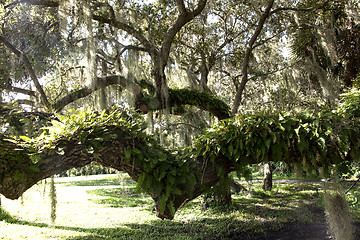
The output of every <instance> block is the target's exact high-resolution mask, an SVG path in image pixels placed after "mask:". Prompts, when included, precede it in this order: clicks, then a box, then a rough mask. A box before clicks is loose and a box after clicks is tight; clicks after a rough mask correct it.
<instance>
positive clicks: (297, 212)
mask: <svg viewBox="0 0 360 240" xmlns="http://www.w3.org/2000/svg"><path fill="white" fill-rule="evenodd" d="M76 179H81V180H79V181H74V180H76ZM56 180H57V193H58V208H57V209H58V212H57V216H58V218H57V220H56V222H55V225H54V226H51V225H50V207H49V204H48V202H47V201H48V200H47V199H48V198H47V197H43V193H44V186H43V185H37V186H35V187H33V188H32V189H30V190H29V192H26V193H25V195H24V199H23V203H21V201H20V200H16V201H10V200H6V199H2V200H3V201H2V203H3V208H4V210H3V211H2V212H1V215H0V233H1V234H0V236H2V239H35V238H36V239H239V238H240V237H241V238H240V239H246V238H248V239H252V237H254V236H262V235H264V236H265V235H266V233H267V232H269V231H271V232H273V231H280V232H279V234H281V231H283V230H284V229H286V226H287V225H288V224H294V223H296V224H305V223H324V222H325V220H324V216H323V208H322V205H321V198H319V197H318V195H317V191H316V189H317V188H319V187H320V183H318V184H313V183H308V184H299V183H297V184H290V183H274V189H273V190H272V191H263V190H262V188H261V183H258V182H253V183H251V184H250V183H247V182H242V184H243V185H244V187H246V188H247V189H250V191H249V192H245V193H239V194H233V204H232V205H230V206H221V205H220V206H215V205H213V203H212V202H209V205H210V206H209V208H208V209H207V210H204V209H203V208H202V206H201V204H200V198H197V199H195V200H193V201H191V202H190V203H188V204H186V205H185V206H184V207H183V208H182V209H180V210H179V211H178V212H177V214H176V215H175V218H174V220H172V221H169V220H160V219H158V218H157V217H156V216H155V212H153V204H154V202H153V200H152V199H151V198H150V197H148V196H147V195H145V194H142V193H137V191H136V183H135V182H132V180H131V179H130V178H129V177H126V181H125V184H123V183H122V184H120V183H119V181H118V177H117V176H112V177H108V176H105V177H103V178H99V177H97V179H93V177H91V176H89V177H87V178H79V177H75V178H71V181H70V180H67V178H58V179H56ZM104 183H105V184H104ZM111 183H112V184H111ZM45 192H46V191H45ZM46 209H48V210H46ZM351 211H352V216H353V219H354V220H355V221H359V219H360V218H359V211H360V209H358V208H357V207H353V208H352V210H351Z"/></svg>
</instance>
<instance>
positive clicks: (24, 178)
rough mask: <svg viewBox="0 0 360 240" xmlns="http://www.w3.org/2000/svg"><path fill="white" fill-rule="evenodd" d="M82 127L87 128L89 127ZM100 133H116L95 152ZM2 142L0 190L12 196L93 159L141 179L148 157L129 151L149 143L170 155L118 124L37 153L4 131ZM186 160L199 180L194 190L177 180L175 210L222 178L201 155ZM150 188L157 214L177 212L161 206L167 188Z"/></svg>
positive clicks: (166, 215)
mask: <svg viewBox="0 0 360 240" xmlns="http://www.w3.org/2000/svg"><path fill="white" fill-rule="evenodd" d="M81 131H86V129H82V130H81ZM101 133H103V134H105V133H111V134H112V136H114V137H111V138H109V139H108V140H105V141H102V142H101V145H103V146H106V147H104V148H99V149H98V150H97V152H96V154H92V153H91V151H89V145H91V144H94V141H95V139H98V138H99V134H101ZM100 136H101V135H100ZM97 141H99V140H97ZM0 143H1V144H0V153H1V154H0V193H1V194H3V195H4V196H5V197H7V198H10V199H16V198H19V197H20V196H21V195H22V194H23V192H25V191H26V190H27V189H29V188H30V187H31V186H33V185H34V184H36V183H37V182H38V181H40V180H42V179H45V178H47V177H49V176H52V175H54V174H58V173H61V172H63V171H65V170H67V169H70V168H73V167H82V166H85V165H87V164H89V163H91V162H92V161H95V162H98V163H100V164H101V165H103V166H107V167H112V168H114V169H117V170H119V171H125V172H127V173H128V174H129V175H130V176H131V177H132V178H133V179H134V180H135V181H138V180H139V177H140V176H141V174H143V173H144V172H146V171H147V170H146V160H143V161H142V162H136V161H133V160H129V159H127V157H126V155H127V153H126V152H127V151H129V149H141V148H142V147H143V146H148V147H149V148H150V147H151V149H150V150H149V151H151V152H154V151H161V152H162V154H166V156H170V155H171V154H170V153H168V152H166V151H165V150H164V149H162V148H161V147H160V146H156V145H151V146H149V145H148V143H146V142H145V140H144V139H142V138H140V137H137V136H136V135H133V136H130V135H129V132H128V131H126V130H125V129H123V128H121V127H115V126H108V127H105V128H103V129H101V130H100V131H98V132H96V134H94V135H93V134H90V135H89V136H88V137H87V139H83V140H82V141H81V142H80V140H79V138H78V134H74V135H73V137H71V138H70V139H67V138H65V137H64V138H63V139H58V140H57V143H56V144H55V145H53V147H52V148H51V149H43V150H42V152H41V153H34V152H33V150H31V149H29V148H27V147H24V146H25V145H24V142H21V141H15V140H9V139H6V137H5V136H3V135H0ZM145 151H146V150H145ZM188 160H189V159H188ZM161 164H166V165H172V164H174V163H173V162H171V161H167V162H163V163H161ZM183 164H185V165H187V166H186V167H187V168H184V169H188V171H189V172H191V173H194V176H197V177H196V178H197V180H196V181H197V183H195V185H194V186H193V188H191V190H189V188H188V184H190V183H188V182H184V183H180V184H176V188H177V189H179V190H180V191H181V193H179V194H177V195H176V194H175V195H172V197H171V201H172V203H173V207H174V210H175V211H176V210H177V209H178V208H180V207H181V206H182V205H184V204H185V203H186V202H188V201H190V200H192V199H193V198H195V197H197V196H199V195H200V194H202V193H203V192H204V191H205V190H206V187H210V186H211V185H213V184H215V183H216V182H217V181H218V180H219V177H218V174H217V170H216V168H215V166H214V165H212V164H206V162H204V161H203V159H202V158H198V159H194V160H189V161H186V162H184V163H183ZM218 164H219V165H220V166H221V165H222V166H223V167H224V168H225V167H226V168H227V169H229V162H228V160H226V159H225V158H223V159H219V163H218ZM159 167H160V165H159V164H158V165H156V166H154V167H153V170H154V171H156V169H158V168H159ZM149 174H152V173H149ZM166 180H167V178H163V179H162V180H161V181H166ZM161 181H160V182H159V183H158V184H159V185H161V186H167V185H166V184H167V183H166V182H161ZM177 181H178V180H177ZM172 191H173V189H172ZM147 192H148V193H149V195H150V196H151V197H152V198H153V199H154V200H155V206H156V211H157V216H158V217H160V218H167V219H172V218H173V216H174V213H173V212H172V210H171V209H169V208H168V207H167V206H166V207H165V209H163V210H161V199H162V198H163V195H165V190H164V189H163V190H161V189H160V190H156V191H155V190H149V189H148V190H147ZM168 201H170V198H169V200H168Z"/></svg>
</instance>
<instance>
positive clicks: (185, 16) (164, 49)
mask: <svg viewBox="0 0 360 240" xmlns="http://www.w3.org/2000/svg"><path fill="white" fill-rule="evenodd" d="M206 2H207V0H199V2H198V5H197V7H196V9H195V10H194V11H187V10H186V8H185V4H184V1H183V0H177V1H176V4H177V6H178V8H179V12H180V15H179V16H178V17H177V19H176V20H175V22H174V24H173V25H172V26H171V27H170V28H169V30H168V31H167V33H166V34H165V36H164V38H163V43H162V46H161V56H162V60H163V64H164V67H165V66H166V64H167V60H168V58H169V54H170V49H171V45H172V42H173V40H174V37H175V35H176V34H177V33H178V32H179V31H180V30H181V28H182V27H183V26H185V25H186V24H187V23H188V22H190V21H191V20H193V19H194V18H195V17H196V16H198V15H199V14H200V13H201V12H202V10H203V9H204V8H205V6H206Z"/></svg>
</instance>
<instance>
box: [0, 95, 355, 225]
mask: <svg viewBox="0 0 360 240" xmlns="http://www.w3.org/2000/svg"><path fill="white" fill-rule="evenodd" d="M350 97H351V98H354V96H353V95H351V96H350ZM357 99H358V98H356V97H355V100H356V101H357ZM345 103H346V101H345ZM358 106H359V104H358V102H357V103H355V104H354V102H353V101H350V103H346V104H345V105H343V106H342V107H341V108H339V109H338V110H337V111H330V110H329V111H324V112H322V113H317V114H298V115H295V116H293V115H290V114H284V113H272V114H263V113H260V114H256V115H250V116H241V117H237V118H235V119H227V120H224V121H221V122H220V123H218V124H217V125H215V126H213V127H212V128H211V129H209V130H208V131H207V132H206V133H205V134H204V135H202V136H200V137H199V138H198V139H197V140H196V142H195V144H194V146H193V147H191V148H188V149H185V150H182V151H175V150H174V151H169V150H167V149H164V148H163V147H161V146H160V145H159V144H158V141H157V140H156V139H153V138H151V137H150V136H147V135H146V134H145V131H144V129H145V126H144V122H143V121H142V120H141V115H137V114H130V113H129V112H128V111H127V112H126V111H120V110H117V109H112V110H111V111H103V112H101V113H92V112H77V113H74V114H73V115H70V116H59V118H60V121H55V120H53V121H52V127H48V128H46V129H45V131H44V133H43V134H42V135H41V136H39V137H38V138H34V139H30V138H27V137H20V138H19V139H11V138H9V137H6V136H4V135H0V193H1V194H3V195H4V196H6V197H8V198H12V199H14V198H17V197H19V196H21V194H22V193H23V192H24V191H25V190H26V189H28V188H30V187H31V186H32V185H33V184H35V183H36V182H38V181H40V180H41V179H44V178H46V177H49V176H51V175H54V174H56V173H60V172H62V171H65V170H67V169H70V168H72V167H81V166H84V165H87V164H89V163H90V162H92V161H96V162H98V163H100V164H102V165H104V166H108V167H112V168H115V169H118V170H121V171H126V172H127V173H129V175H130V176H131V177H132V178H133V179H134V180H136V181H137V182H138V187H139V188H142V189H143V190H144V191H146V192H147V193H149V194H150V195H151V196H152V198H153V199H154V200H155V206H156V210H157V215H158V216H159V217H161V218H168V219H172V218H173V216H174V214H175V212H176V210H177V209H178V208H180V207H181V206H182V205H184V204H185V203H186V202H188V201H190V200H191V199H193V198H195V197H197V196H199V195H200V194H202V193H203V192H204V191H206V189H208V188H209V187H210V186H212V185H213V184H215V183H216V182H218V181H219V179H221V178H222V177H225V176H226V175H227V174H228V173H229V172H231V171H234V170H236V171H238V172H239V173H244V172H246V170H247V167H248V166H249V165H250V164H254V163H260V162H267V161H282V162H286V163H289V164H293V163H296V164H301V165H302V166H303V167H304V169H305V170H307V171H310V172H316V171H317V170H318V169H319V167H323V168H324V169H325V170H326V169H328V170H330V169H333V168H336V169H337V170H338V171H339V172H346V171H348V167H349V166H351V164H352V163H354V162H356V161H359V160H360V159H359V156H360V138H359V136H360V129H359V126H360V125H359V119H358V117H357V116H358V115H357V109H358ZM347 116H350V118H349V117H347Z"/></svg>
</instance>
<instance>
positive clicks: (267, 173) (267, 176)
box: [263, 162, 272, 191]
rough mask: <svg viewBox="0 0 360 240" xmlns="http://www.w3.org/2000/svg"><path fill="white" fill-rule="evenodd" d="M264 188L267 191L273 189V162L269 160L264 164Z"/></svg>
mask: <svg viewBox="0 0 360 240" xmlns="http://www.w3.org/2000/svg"><path fill="white" fill-rule="evenodd" d="M263 189H264V190H265V191H271V189H272V171H271V163H270V162H267V163H265V164H264V183H263Z"/></svg>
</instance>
